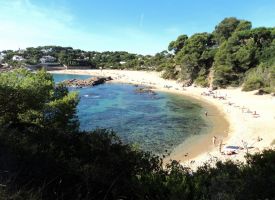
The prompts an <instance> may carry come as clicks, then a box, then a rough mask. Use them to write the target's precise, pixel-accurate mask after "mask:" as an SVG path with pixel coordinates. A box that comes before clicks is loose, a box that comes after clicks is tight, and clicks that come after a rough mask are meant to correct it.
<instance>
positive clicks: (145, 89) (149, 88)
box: [135, 87, 156, 95]
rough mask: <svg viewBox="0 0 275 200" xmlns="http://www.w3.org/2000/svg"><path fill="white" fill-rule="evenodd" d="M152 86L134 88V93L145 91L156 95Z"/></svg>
mask: <svg viewBox="0 0 275 200" xmlns="http://www.w3.org/2000/svg"><path fill="white" fill-rule="evenodd" d="M152 89H153V87H140V88H137V89H135V92H136V93H140V94H141V93H147V94H152V95H156V92H155V91H153V90H152Z"/></svg>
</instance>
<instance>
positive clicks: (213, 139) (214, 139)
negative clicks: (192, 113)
mask: <svg viewBox="0 0 275 200" xmlns="http://www.w3.org/2000/svg"><path fill="white" fill-rule="evenodd" d="M216 139H217V138H216V136H213V137H212V143H213V145H215V144H216Z"/></svg>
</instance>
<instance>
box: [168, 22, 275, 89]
mask: <svg viewBox="0 0 275 200" xmlns="http://www.w3.org/2000/svg"><path fill="white" fill-rule="evenodd" d="M251 27H252V24H251V22H249V21H245V20H239V19H236V18H234V17H231V18H225V19H224V20H222V21H221V22H220V23H219V24H218V25H217V26H216V27H215V30H214V31H213V32H212V33H196V34H194V35H192V36H190V37H189V38H188V37H187V36H186V35H181V36H179V37H178V38H177V40H176V41H172V42H171V43H170V44H169V46H168V49H169V50H170V51H173V52H174V54H175V58H174V60H175V65H174V70H172V68H171V67H170V68H169V70H167V71H166V72H165V76H164V77H168V78H170V77H175V76H173V74H174V73H175V71H176V70H175V69H176V66H180V67H181V70H180V73H179V75H178V76H176V77H175V78H177V79H181V80H188V82H194V83H195V84H197V85H201V86H209V85H214V86H218V87H227V86H240V85H242V84H244V90H246V91H248V90H254V89H264V90H266V91H274V76H273V75H272V74H273V66H274V65H275V59H274V58H275V54H274V52H275V47H274V44H275V28H264V27H262V28H254V29H251ZM263 66H264V70H263ZM169 73H170V74H171V75H169ZM256 73H257V74H258V76H255V75H256ZM253 74H254V75H253ZM212 80H213V81H212Z"/></svg>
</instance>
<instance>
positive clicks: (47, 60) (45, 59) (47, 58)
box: [40, 56, 56, 63]
mask: <svg viewBox="0 0 275 200" xmlns="http://www.w3.org/2000/svg"><path fill="white" fill-rule="evenodd" d="M55 61H56V58H55V57H53V56H43V57H42V58H40V62H41V63H53V62H55Z"/></svg>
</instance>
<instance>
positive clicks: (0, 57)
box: [0, 53, 6, 63]
mask: <svg viewBox="0 0 275 200" xmlns="http://www.w3.org/2000/svg"><path fill="white" fill-rule="evenodd" d="M5 55H6V54H4V53H0V63H2V61H3V59H4V57H5Z"/></svg>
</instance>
